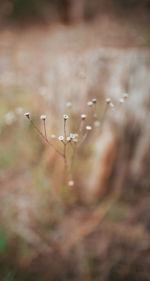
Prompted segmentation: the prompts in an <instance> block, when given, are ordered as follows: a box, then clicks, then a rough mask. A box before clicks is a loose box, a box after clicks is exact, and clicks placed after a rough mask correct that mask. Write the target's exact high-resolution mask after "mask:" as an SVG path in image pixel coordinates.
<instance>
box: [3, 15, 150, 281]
mask: <svg viewBox="0 0 150 281" xmlns="http://www.w3.org/2000/svg"><path fill="white" fill-rule="evenodd" d="M148 30H149V29H148V27H147V25H145V26H144V24H143V26H139V25H138V23H137V22H134V21H132V20H131V19H129V21H128V22H127V21H125V20H123V19H122V20H121V19H117V18H116V16H113V15H111V16H110V15H109V16H108V15H107V14H106V15H103V16H101V17H100V18H98V19H96V20H95V21H92V22H90V23H78V24H73V25H70V26H65V25H62V24H56V25H55V26H52V25H51V26H41V25H39V26H38V25H36V26H31V27H27V28H24V29H22V28H19V27H18V28H14V27H11V28H8V27H6V28H4V29H2V30H1V32H0V33H1V34H0V36H1V41H0V96H1V104H0V118H1V121H0V142H1V147H0V221H1V228H0V280H2V281H10V280H14V281H19V280H22V281H23V280H30V281H32V280H36V281H37V280H39V281H42V280H43V281H46V280H49V281H50V280H52V281H53V280H57V281H58V280H82V281H83V280H85V281H87V280H89V281H91V280H107V281H109V280H110V281H113V280H115V281H117V280H118V281H119V280H121V281H122V280H123V281H127V280H132V281H134V280H140V281H148V280H149V268H150V263H149V260H150V254H149V253H150V239H149V229H150V218H149V203H150V201H149V198H150V197H149V184H150V179H149V178H150V177H149V159H150V158H149V129H148V126H147V122H148V120H149V114H148V112H149V107H150V104H149V93H150V92H149V90H150V82H149V67H150V53H149V42H150V41H149V34H148ZM123 92H129V100H128V103H127V105H126V107H124V108H123V113H122V114H120V113H119V114H118V115H117V114H116V115H115V116H114V117H112V115H110V116H108V118H107V119H106V123H105V126H104V127H103V134H101V133H100V132H99V133H98V134H97V135H96V136H94V137H93V138H91V139H90V141H89V143H88V144H87V145H88V149H89V150H88V152H87V151H85V152H83V154H82V153H80V157H79V162H77V163H78V166H79V163H81V164H80V166H79V168H77V169H76V171H75V176H76V178H75V179H76V184H75V187H74V188H73V190H69V193H67V194H63V192H62V191H61V174H62V164H61V163H60V162H61V160H60V159H59V158H58V159H56V155H55V154H54V153H53V152H51V151H50V152H49V150H47V149H45V148H44V146H43V145H42V144H41V143H40V142H39V139H38V138H37V137H36V135H35V132H34V131H33V130H32V128H31V126H30V125H29V123H28V122H27V120H24V117H23V112H24V111H30V112H32V113H33V115H34V118H35V121H36V122H39V121H38V118H39V115H40V114H42V113H43V112H44V113H45V112H46V113H47V115H48V116H49V117H48V126H49V127H48V130H49V135H50V134H51V133H56V134H57V135H58V134H61V133H60V132H61V130H62V129H61V127H62V123H61V116H62V114H63V113H64V111H65V103H66V102H67V101H72V103H73V104H74V106H75V108H77V109H75V112H74V114H77V113H83V112H82V110H86V106H85V105H84V104H86V103H87V101H88V99H89V98H92V97H96V98H97V100H99V103H100V105H99V108H98V110H99V111H102V110H103V108H102V107H103V102H104V100H105V98H106V97H108V96H110V97H112V98H113V99H114V102H115V101H117V99H119V98H120V96H121V94H122V93H123ZM20 107H21V108H22V110H21V111H22V112H21V114H20V113H18V110H17V109H18V108H20ZM16 110H17V111H16ZM8 112H9V113H11V112H13V113H14V112H15V115H14V116H13V118H9V116H6V114H7V113H8ZM12 119H13V120H12ZM9 120H11V121H9ZM111 121H112V123H111ZM146 121H147V122H146ZM91 143H92V144H93V147H94V148H93V147H92V148H91V146H92V144H91ZM136 143H137V147H138V148H137V149H135V147H136ZM101 147H102V148H101ZM94 149H95V150H96V152H95V154H94V156H93V154H92V153H93V151H94ZM101 150H102V151H101ZM90 151H92V153H91V152H90ZM91 154H92V157H91ZM85 157H86V158H85ZM85 159H86V160H85ZM85 161H86V164H85ZM141 163H142V164H141ZM108 167H109V169H108ZM80 169H82V172H81V171H80ZM58 177H59V178H58ZM14 255H15V257H14Z"/></svg>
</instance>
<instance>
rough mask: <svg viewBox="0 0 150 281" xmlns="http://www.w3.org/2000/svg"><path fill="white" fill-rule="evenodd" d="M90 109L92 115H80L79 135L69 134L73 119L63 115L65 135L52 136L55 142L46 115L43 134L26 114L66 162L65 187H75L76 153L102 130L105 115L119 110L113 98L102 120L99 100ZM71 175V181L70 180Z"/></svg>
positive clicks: (122, 101)
mask: <svg viewBox="0 0 150 281" xmlns="http://www.w3.org/2000/svg"><path fill="white" fill-rule="evenodd" d="M127 98H128V94H127V93H125V94H123V96H122V97H121V98H120V99H119V104H123V103H124V102H125V100H126V99H127ZM87 105H88V107H89V108H91V110H92V111H91V110H90V113H92V115H91V114H88V113H87V114H81V115H80V124H79V128H78V130H77V133H72V132H69V134H68V130H67V128H68V122H69V121H70V120H69V119H71V116H69V115H68V114H64V115H63V123H64V125H63V135H60V136H58V137H56V135H55V134H52V135H51V139H53V142H51V141H50V140H49V139H48V137H47V130H46V119H47V116H46V115H41V116H40V119H41V120H42V123H43V132H42V131H41V130H40V129H39V128H38V127H37V125H36V124H35V123H34V121H33V120H32V118H31V114H30V112H25V113H24V116H25V117H26V118H28V119H29V121H30V122H31V124H32V126H33V128H34V129H35V130H36V132H37V134H38V135H39V137H40V138H41V140H42V141H43V142H44V143H45V144H47V145H50V146H52V148H53V149H54V150H55V151H56V153H57V154H59V155H60V156H61V157H62V158H63V161H64V185H68V186H70V187H71V186H74V181H73V179H72V171H70V170H71V168H72V162H73V159H74V156H75V153H76V151H77V149H78V148H79V147H80V146H81V145H82V144H83V143H84V141H85V140H86V138H87V137H88V136H89V134H90V133H91V131H93V130H94V129H95V128H100V127H101V125H102V121H103V120H104V118H105V115H106V113H107V111H108V110H109V109H111V108H112V109H113V110H115V109H117V106H116V105H115V104H114V103H113V102H112V100H111V98H106V100H105V107H104V112H103V116H102V117H101V120H98V118H97V100H96V98H93V99H92V100H91V101H88V103H87ZM70 106H72V103H71V102H68V103H67V104H66V107H70ZM58 142H60V143H61V144H62V146H61V147H60V146H58ZM68 147H70V148H71V151H72V153H68ZM70 175H71V179H70Z"/></svg>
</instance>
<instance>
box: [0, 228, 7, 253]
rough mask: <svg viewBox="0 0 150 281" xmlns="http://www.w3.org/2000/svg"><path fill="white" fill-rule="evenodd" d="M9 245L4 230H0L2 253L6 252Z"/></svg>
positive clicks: (0, 249) (0, 248) (0, 250)
mask: <svg viewBox="0 0 150 281" xmlns="http://www.w3.org/2000/svg"><path fill="white" fill-rule="evenodd" d="M6 247H7V238H6V236H5V234H4V232H3V231H2V230H0V253H1V252H4V251H5V249H6Z"/></svg>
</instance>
